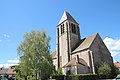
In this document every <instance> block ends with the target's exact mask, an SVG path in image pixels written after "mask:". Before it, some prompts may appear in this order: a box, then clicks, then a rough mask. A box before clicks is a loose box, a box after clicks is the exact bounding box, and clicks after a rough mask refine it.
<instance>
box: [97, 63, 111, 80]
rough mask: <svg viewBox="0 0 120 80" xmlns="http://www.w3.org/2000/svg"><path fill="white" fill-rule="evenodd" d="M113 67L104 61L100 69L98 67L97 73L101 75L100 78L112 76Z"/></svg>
mask: <svg viewBox="0 0 120 80" xmlns="http://www.w3.org/2000/svg"><path fill="white" fill-rule="evenodd" d="M111 71H112V69H111V67H110V66H109V65H108V64H106V63H102V64H101V65H100V66H99V67H98V69H97V74H98V75H99V78H104V79H107V78H111Z"/></svg>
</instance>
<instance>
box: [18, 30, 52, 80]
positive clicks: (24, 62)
mask: <svg viewBox="0 0 120 80" xmlns="http://www.w3.org/2000/svg"><path fill="white" fill-rule="evenodd" d="M49 41H50V37H49V36H47V35H46V33H45V31H32V32H30V33H26V34H25V35H24V41H23V42H22V43H21V44H20V45H19V47H18V55H19V56H20V64H19V67H18V71H19V72H18V73H19V74H18V75H19V76H20V77H21V78H23V79H24V80H27V76H33V77H35V80H41V79H44V78H46V77H48V76H50V74H51V73H52V61H51V59H50V46H49ZM18 75H17V76H18Z"/></svg>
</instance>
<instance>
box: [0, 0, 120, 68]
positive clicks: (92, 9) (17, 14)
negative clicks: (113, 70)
mask: <svg viewBox="0 0 120 80" xmlns="http://www.w3.org/2000/svg"><path fill="white" fill-rule="evenodd" d="M64 11H67V12H69V13H70V14H71V15H72V16H73V17H74V18H75V19H76V21H77V22H78V23H79V25H80V33H81V36H82V38H84V37H87V36H90V35H92V34H94V33H96V32H98V33H99V34H100V36H101V37H102V39H103V40H104V42H105V43H106V45H107V47H108V48H109V50H110V51H111V53H112V56H113V59H114V61H120V46H119V45H120V32H119V31H120V0H76V1H75V0H71V1H70V0H58V1H57V0H0V66H2V65H3V64H4V66H8V65H10V64H16V62H18V56H17V47H18V46H19V44H20V43H21V42H22V41H23V35H24V34H25V33H26V32H30V31H32V30H41V29H45V30H46V32H47V35H49V36H51V42H50V45H51V52H52V51H54V50H55V47H56V46H55V44H56V26H57V24H58V22H59V20H60V18H61V17H62V14H63V12H64Z"/></svg>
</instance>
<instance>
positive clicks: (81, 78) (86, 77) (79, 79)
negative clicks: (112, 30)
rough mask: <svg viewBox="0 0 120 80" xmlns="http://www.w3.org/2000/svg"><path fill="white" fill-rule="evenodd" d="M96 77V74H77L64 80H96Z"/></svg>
mask: <svg viewBox="0 0 120 80" xmlns="http://www.w3.org/2000/svg"><path fill="white" fill-rule="evenodd" d="M97 79H98V77H97V75H96V74H77V75H70V76H68V77H67V78H66V80H97Z"/></svg>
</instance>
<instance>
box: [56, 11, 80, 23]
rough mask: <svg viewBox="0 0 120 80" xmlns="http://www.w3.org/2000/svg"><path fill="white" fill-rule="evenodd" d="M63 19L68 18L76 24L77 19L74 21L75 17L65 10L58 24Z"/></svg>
mask: <svg viewBox="0 0 120 80" xmlns="http://www.w3.org/2000/svg"><path fill="white" fill-rule="evenodd" d="M65 20H68V21H71V22H73V23H76V24H78V23H77V21H75V19H74V18H73V17H72V16H71V15H70V14H69V13H68V12H66V11H64V13H63V16H62V18H61V20H60V22H59V23H58V25H59V24H61V23H62V22H64V21H65Z"/></svg>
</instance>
